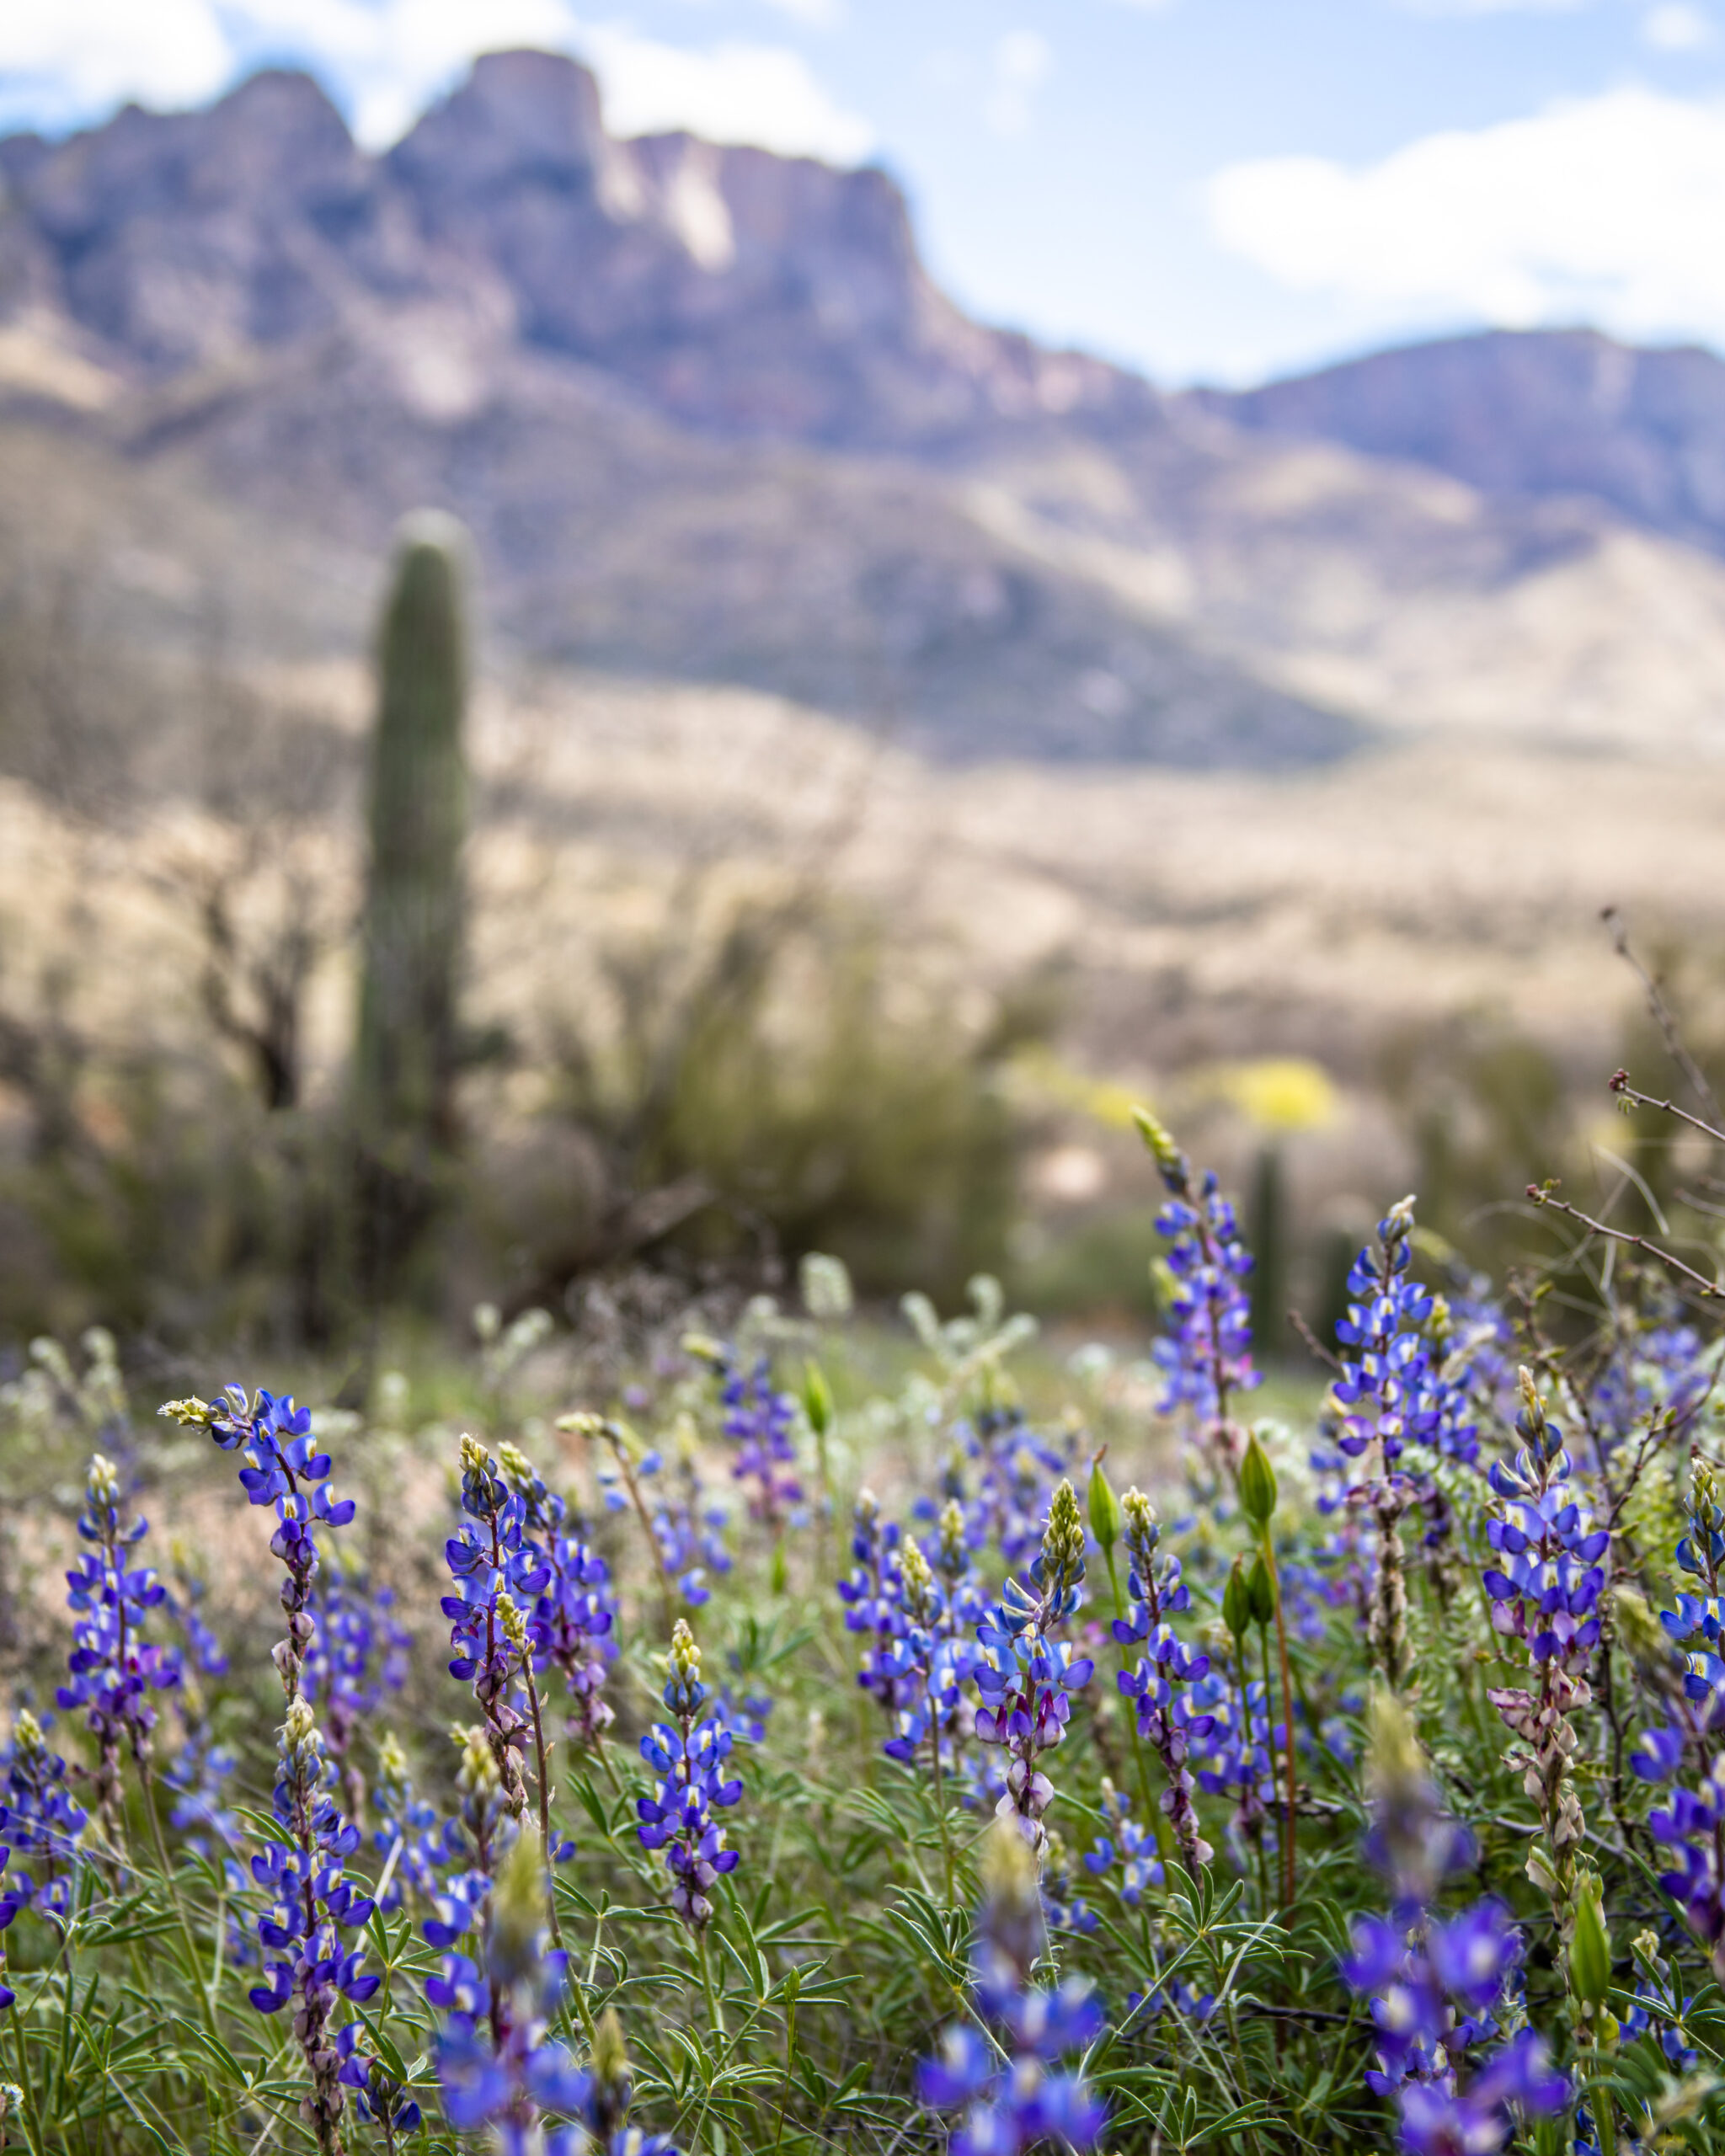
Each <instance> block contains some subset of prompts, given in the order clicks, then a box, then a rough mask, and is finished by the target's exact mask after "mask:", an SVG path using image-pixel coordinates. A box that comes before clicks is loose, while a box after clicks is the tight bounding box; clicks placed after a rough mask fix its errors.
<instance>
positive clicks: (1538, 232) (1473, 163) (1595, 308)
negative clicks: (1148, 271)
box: [1208, 88, 1725, 342]
mask: <svg viewBox="0 0 1725 2156" xmlns="http://www.w3.org/2000/svg"><path fill="white" fill-rule="evenodd" d="M1208 193H1209V208H1210V221H1211V226H1212V229H1213V230H1214V231H1215V234H1216V236H1217V237H1218V238H1220V240H1221V241H1222V243H1224V245H1226V247H1228V248H1231V249H1232V250H1233V252H1235V253H1237V254H1240V255H1243V256H1244V257H1245V258H1246V259H1247V260H1248V261H1251V262H1253V263H1256V264H1258V266H1259V267H1260V268H1261V269H1263V270H1268V272H1269V274H1270V275H1272V276H1273V277H1274V278H1275V279H1277V280H1278V281H1279V282H1280V283H1281V284H1283V285H1284V286H1289V287H1290V288H1291V289H1293V290H1295V291H1303V292H1311V293H1322V294H1327V295H1328V296H1331V297H1332V299H1334V300H1336V301H1338V302H1340V303H1341V305H1342V307H1343V311H1344V312H1346V313H1347V314H1348V316H1349V317H1350V322H1349V328H1350V329H1358V330H1362V331H1365V330H1370V331H1380V330H1383V329H1386V328H1391V327H1394V326H1396V325H1397V324H1415V325H1423V324H1428V323H1433V322H1437V321H1445V320H1455V319H1476V320H1478V319H1483V320H1485V321H1488V322H1495V323H1503V324H1505V325H1508V326H1510V327H1525V326H1530V325H1531V324H1534V323H1541V322H1553V321H1575V320H1582V319H1585V320H1589V321H1594V322H1597V323H1599V326H1600V327H1602V328H1612V329H1615V330H1616V331H1618V332H1619V333H1620V334H1623V335H1626V336H1630V337H1660V336H1673V335H1700V336H1702V337H1706V338H1708V339H1713V340H1717V341H1721V342H1725V249H1722V248H1721V247H1720V245H1719V233H1720V232H1721V230H1722V229H1725V105H1721V104H1713V103H1702V102H1699V101H1696V102H1690V101H1687V100H1685V99H1679V98H1673V97H1665V96H1661V95H1658V94H1656V93H1653V92H1652V91H1648V90H1645V89H1636V88H1628V89H1621V90H1616V91H1612V92H1610V93H1607V94H1605V95H1603V96H1599V97H1595V98H1592V99H1586V100H1584V101H1582V102H1578V103H1575V104H1564V105H1558V106H1555V107H1553V108H1552V109H1550V110H1548V111H1546V112H1543V113H1540V114H1538V115H1535V116H1533V117H1531V118H1529V119H1525V120H1510V121H1508V122H1505V123H1503V124H1501V125H1497V126H1493V127H1487V128H1482V129H1480V130H1478V131H1474V132H1471V133H1460V132H1458V133H1450V134H1439V135H1431V136H1425V137H1424V138H1423V139H1422V140H1420V141H1415V142H1413V143H1410V144H1409V145H1408V146H1407V147H1406V148H1405V149H1402V150H1399V151H1397V152H1396V153H1395V154H1394V155H1393V156H1391V157H1387V158H1386V159H1385V160H1384V161H1383V163H1381V164H1375V165H1370V166H1365V167H1361V168H1353V169H1350V168H1347V167H1345V166H1343V165H1340V164H1337V163H1332V162H1331V161H1329V160H1328V159H1326V158H1322V157H1274V158H1265V159H1261V160H1258V161H1256V162H1253V163H1245V164H1240V165H1235V166H1232V167H1231V168H1228V169H1226V170H1225V171H1223V172H1221V173H1218V174H1217V175H1216V176H1215V179H1212V180H1211V182H1210V187H1209V190H1208Z"/></svg>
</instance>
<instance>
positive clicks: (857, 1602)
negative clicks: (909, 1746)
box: [838, 1490, 916, 1716]
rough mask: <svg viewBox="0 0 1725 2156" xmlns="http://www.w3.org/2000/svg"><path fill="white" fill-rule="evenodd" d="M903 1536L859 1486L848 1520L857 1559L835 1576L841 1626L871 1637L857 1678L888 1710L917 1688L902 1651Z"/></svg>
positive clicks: (871, 1495) (893, 1710) (892, 1710)
mask: <svg viewBox="0 0 1725 2156" xmlns="http://www.w3.org/2000/svg"><path fill="white" fill-rule="evenodd" d="M902 1540H903V1536H902V1533H901V1530H900V1527H899V1525H898V1523H897V1522H896V1521H895V1520H887V1521H883V1520H882V1518H881V1517H880V1502H879V1499H878V1498H877V1497H876V1496H875V1494H874V1492H873V1491H872V1490H859V1491H858V1492H857V1502H856V1506H855V1508H854V1510H853V1513H852V1523H851V1555H852V1557H853V1558H854V1559H855V1560H856V1562H855V1563H854V1564H853V1565H852V1567H851V1570H850V1572H849V1573H848V1574H847V1575H846V1577H845V1578H843V1579H841V1581H839V1582H838V1598H839V1600H840V1601H841V1603H843V1604H844V1605H845V1630H846V1631H847V1632H861V1633H866V1634H868V1635H869V1636H870V1639H871V1644H870V1646H868V1649H867V1650H866V1651H865V1652H864V1654H863V1662H862V1666H861V1668H859V1669H858V1670H857V1683H858V1684H860V1685H861V1686H862V1688H863V1690H864V1691H865V1692H868V1693H871V1694H873V1696H874V1698H875V1699H876V1700H879V1703H880V1705H882V1707H883V1708H884V1710H886V1712H887V1714H888V1715H889V1716H892V1715H895V1713H896V1712H897V1710H898V1706H899V1699H900V1693H901V1692H902V1693H904V1694H905V1697H906V1698H908V1697H909V1696H910V1695H911V1692H912V1691H913V1690H914V1689H916V1686H915V1684H914V1683H913V1682H911V1681H910V1678H909V1664H908V1662H906V1659H905V1655H904V1653H903V1652H902V1651H901V1649H902V1643H903V1640H904V1636H905V1625H906V1619H905V1609H904V1582H903V1581H902V1579H901V1578H900V1571H899V1563H900V1543H901V1541H902Z"/></svg>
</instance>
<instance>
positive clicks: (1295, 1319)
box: [1288, 1310, 1342, 1370]
mask: <svg viewBox="0 0 1725 2156" xmlns="http://www.w3.org/2000/svg"><path fill="white" fill-rule="evenodd" d="M1288 1322H1289V1324H1290V1325H1291V1326H1293V1328H1294V1330H1295V1331H1296V1332H1297V1333H1298V1334H1299V1335H1300V1338H1301V1339H1302V1340H1303V1341H1304V1342H1306V1350H1307V1352H1308V1353H1311V1354H1312V1355H1315V1356H1316V1358H1317V1360H1318V1361H1319V1362H1321V1363H1327V1364H1328V1365H1329V1367H1330V1368H1331V1369H1332V1370H1339V1369H1341V1367H1342V1358H1341V1357H1340V1356H1339V1355H1332V1353H1330V1351H1329V1349H1328V1348H1326V1347H1325V1345H1324V1343H1323V1342H1322V1340H1320V1339H1319V1338H1318V1337H1317V1335H1316V1333H1315V1332H1314V1331H1312V1329H1311V1326H1309V1325H1308V1324H1307V1323H1306V1320H1305V1319H1304V1318H1303V1317H1301V1315H1300V1313H1299V1311H1298V1310H1290V1311H1289V1313H1288Z"/></svg>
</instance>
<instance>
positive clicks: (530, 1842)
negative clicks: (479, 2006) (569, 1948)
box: [490, 1833, 546, 1984]
mask: <svg viewBox="0 0 1725 2156" xmlns="http://www.w3.org/2000/svg"><path fill="white" fill-rule="evenodd" d="M545 1890H546V1881H545V1867H544V1865H543V1862H542V1859H541V1857H540V1854H539V1844H538V1841H537V1838H535V1837H534V1836H533V1835H532V1834H529V1833H524V1834H521V1835H518V1836H517V1838H515V1841H514V1843H513V1844H511V1845H510V1851H509V1854H508V1855H507V1856H506V1857H505V1859H504V1860H503V1863H502V1865H501V1866H500V1868H499V1871H498V1874H497V1877H496V1881H495V1882H494V1885H493V1887H492V1889H491V1954H490V1961H491V1976H492V1979H493V1981H494V1982H497V1981H498V1980H499V1979H501V1981H502V1982H503V1983H506V1984H511V1983H521V1981H523V1980H524V1979H525V1978H526V1977H528V1976H529V1975H530V1974H531V1972H532V1971H533V1970H534V1969H535V1968H536V1967H537V1963H538V1956H539V1935H540V1933H541V1931H542V1929H544V1924H545Z"/></svg>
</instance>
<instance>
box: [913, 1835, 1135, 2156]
mask: <svg viewBox="0 0 1725 2156" xmlns="http://www.w3.org/2000/svg"><path fill="white" fill-rule="evenodd" d="M983 1886H984V1892H983V1901H982V1906H981V1908H980V1911H979V1912H978V1916H977V1939H976V1947H975V1961H974V1962H973V1965H972V1969H971V1982H972V1987H973V1991H974V1994H975V2003H976V2009H977V2012H978V2014H979V2015H980V2017H981V2018H982V2020H985V2022H987V2023H988V2024H989V2025H990V2026H991V2028H992V2029H993V2030H994V2031H995V2032H996V2039H997V2042H996V2043H991V2042H990V2041H989V2040H988V2038H987V2037H986V2036H984V2035H983V2033H982V2031H980V2029H978V2028H977V2027H976V2026H975V2024H974V2023H972V2022H969V2021H955V2022H953V2023H952V2024H951V2025H949V2026H948V2028H947V2029H946V2031H944V2032H943V2036H942V2038H941V2047H940V2051H939V2052H938V2054H937V2056H936V2057H933V2058H931V2059H924V2060H923V2062H922V2063H921V2065H920V2066H919V2067H918V2068H917V2070H916V2093H917V2095H919V2096H920V2097H921V2100H922V2101H923V2102H924V2103H925V2104H927V2105H929V2106H930V2107H931V2108H932V2110H935V2111H962V2113H963V2115H964V2116H963V2119H962V2121H961V2123H960V2124H959V2127H957V2128H956V2129H955V2131H954V2132H953V2136H952V2138H951V2140H950V2142H949V2143H948V2149H949V2152H950V2156H1019V2152H1020V2151H1021V2150H1027V2149H1030V2148H1036V2147H1039V2146H1041V2145H1043V2144H1044V2143H1054V2144H1055V2146H1057V2147H1060V2148H1066V2149H1070V2150H1073V2151H1076V2152H1078V2156H1083V2152H1084V2151H1086V2150H1087V2149H1090V2148H1094V2146H1095V2145H1096V2142H1097V2137H1098V2136H1099V2135H1100V2133H1101V2132H1102V2130H1103V2126H1104V2125H1105V2124H1106V2122H1107V2118H1108V2112H1107V2108H1106V2106H1105V2105H1103V2104H1102V2103H1101V2102H1099V2101H1098V2100H1097V2098H1096V2097H1095V2096H1093V2095H1092V2094H1091V2091H1090V2089H1089V2088H1088V2086H1087V2084H1086V2083H1085V2080H1084V2078H1083V2075H1082V2073H1073V2072H1071V2071H1067V2070H1065V2069H1063V2068H1060V2063H1059V2062H1060V2060H1061V2059H1062V2058H1064V2057H1065V2056H1066V2055H1067V2054H1068V2053H1070V2052H1075V2051H1081V2050H1083V2049H1085V2048H1086V2047H1087V2046H1089V2045H1090V2044H1092V2042H1094V2041H1095V2040H1096V2038H1097V2036H1099V2035H1100V2034H1101V2032H1102V2019H1103V2017H1102V2009H1101V2008H1100V2006H1099V2005H1098V2004H1097V2001H1096V1999H1094V1998H1093V1996H1092V1993H1091V1992H1090V1989H1089V1988H1088V1986H1087V1985H1086V1984H1084V1983H1081V1982H1078V1981H1077V1980H1076V1979H1069V1980H1068V1981H1067V1982H1066V1983H1063V1984H1062V1985H1060V1988H1059V1989H1058V1990H1055V1991H1046V1990H1044V1989H1041V1988H1039V1987H1038V1986H1036V1985H1035V1984H1033V1983H1032V1981H1031V1972H1032V1971H1033V1968H1034V1967H1035V1966H1036V1963H1037V1961H1038V1960H1039V1958H1040V1956H1041V1955H1042V1954H1043V1952H1044V1950H1045V1947H1046V1945H1047V1933H1046V1929H1045V1927H1044V1916H1043V1909H1042V1902H1041V1897H1040V1896H1039V1893H1038V1892H1037V1880H1036V1866H1035V1863H1034V1860H1033V1858H1032V1856H1031V1854H1030V1850H1029V1847H1028V1844H1027V1843H1026V1842H1025V1840H1024V1838H1023V1835H1022V1834H1021V1833H1019V1832H1018V1831H1017V1828H1016V1827H1014V1826H1012V1825H1010V1824H1008V1823H1007V1822H1005V1821H1002V1822H1001V1823H1000V1824H999V1825H997V1826H996V1828H995V1829H994V1831H993V1833H991V1835H990V1837H989V1843H988V1849H987V1854H986V1858H985V1865H984V1873H983Z"/></svg>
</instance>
